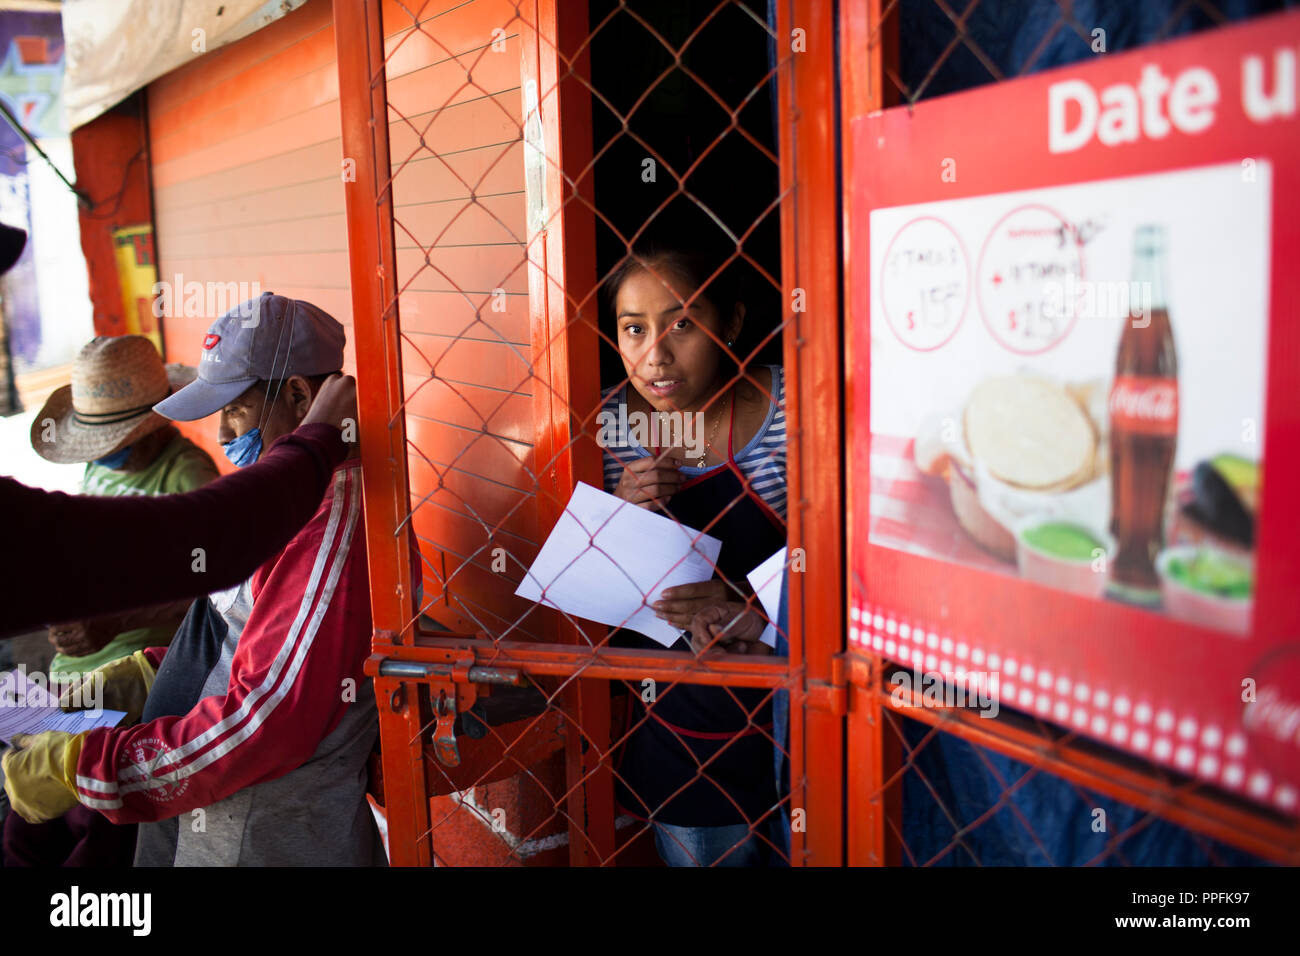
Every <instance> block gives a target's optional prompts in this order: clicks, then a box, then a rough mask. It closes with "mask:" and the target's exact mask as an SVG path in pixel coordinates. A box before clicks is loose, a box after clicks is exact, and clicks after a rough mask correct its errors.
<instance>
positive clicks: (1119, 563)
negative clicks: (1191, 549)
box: [1107, 225, 1178, 607]
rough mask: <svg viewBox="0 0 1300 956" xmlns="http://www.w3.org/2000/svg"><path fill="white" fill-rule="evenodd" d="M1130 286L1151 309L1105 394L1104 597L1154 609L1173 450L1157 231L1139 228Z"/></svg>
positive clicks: (1174, 406)
mask: <svg viewBox="0 0 1300 956" xmlns="http://www.w3.org/2000/svg"><path fill="white" fill-rule="evenodd" d="M1133 282H1134V285H1133V286H1131V287H1130V289H1132V290H1134V291H1135V292H1136V293H1137V294H1140V295H1143V296H1144V294H1145V291H1146V290H1148V289H1149V290H1150V308H1149V310H1148V312H1147V314H1146V315H1145V316H1141V317H1138V318H1135V319H1128V320H1126V322H1125V325H1124V331H1123V332H1122V333H1121V334H1120V338H1119V355H1118V356H1117V357H1116V360H1115V382H1114V384H1113V385H1112V386H1111V391H1110V506H1111V518H1110V531H1111V534H1112V535H1114V537H1115V542H1116V545H1117V548H1118V550H1117V552H1116V554H1115V558H1114V560H1113V561H1112V562H1111V567H1110V580H1109V582H1108V589H1107V593H1108V594H1109V595H1110V596H1111V597H1113V598H1116V599H1118V600H1121V601H1126V602H1129V603H1133V604H1139V605H1143V606H1147V607H1150V606H1155V605H1159V603H1160V579H1159V577H1158V576H1157V574H1156V567H1155V561H1156V555H1157V554H1159V552H1160V549H1161V548H1162V547H1163V546H1164V540H1165V502H1166V501H1167V500H1168V498H1169V485H1170V482H1171V480H1172V473H1173V468H1174V449H1175V447H1176V446H1177V444H1178V354H1177V351H1176V350H1175V348H1174V330H1173V327H1172V326H1171V325H1170V324H1169V301H1168V298H1167V296H1166V289H1165V233H1164V229H1163V228H1162V227H1160V226H1154V225H1144V226H1140V227H1138V230H1137V234H1136V236H1135V239H1134V248H1133ZM1139 301H1140V300H1139Z"/></svg>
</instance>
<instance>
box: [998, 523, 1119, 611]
mask: <svg viewBox="0 0 1300 956" xmlns="http://www.w3.org/2000/svg"><path fill="white" fill-rule="evenodd" d="M1114 552H1115V546H1114V541H1113V540H1112V539H1111V537H1110V535H1107V534H1103V533H1101V532H1099V531H1097V530H1095V529H1093V528H1089V527H1087V526H1085V525H1082V524H1080V523H1079V522H1077V521H1070V520H1068V519H1064V518H1050V517H1043V516H1041V515H1039V516H1035V517H1030V518H1026V519H1024V520H1023V521H1021V522H1019V523H1018V525H1017V527H1016V565H1017V567H1018V568H1019V569H1020V576H1021V577H1022V578H1024V579H1025V580H1026V581H1033V582H1034V583H1036V584H1042V585H1044V586H1046V587H1049V588H1056V589H1057V590H1058V591H1068V592H1069V593H1071V594H1078V595H1081V596H1083V597H1090V598H1100V597H1101V596H1102V595H1103V593H1104V592H1105V590H1106V568H1107V566H1108V564H1109V561H1110V558H1111V557H1113V556H1114ZM1102 558H1105V560H1104V561H1103V560H1101V559H1102Z"/></svg>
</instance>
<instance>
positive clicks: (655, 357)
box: [614, 268, 745, 412]
mask: <svg viewBox="0 0 1300 956" xmlns="http://www.w3.org/2000/svg"><path fill="white" fill-rule="evenodd" d="M694 293H695V289H693V288H691V287H690V285H689V284H688V283H686V282H685V281H684V280H683V279H681V278H680V277H679V276H677V275H676V274H675V273H673V272H671V271H669V270H668V269H667V268H658V269H656V270H655V272H654V273H651V272H648V271H646V270H645V269H638V270H636V271H635V272H633V273H632V274H631V275H629V276H628V277H627V278H626V279H625V280H624V281H623V284H622V285H621V286H620V287H619V290H618V295H617V297H616V299H615V302H614V314H615V318H616V320H617V322H618V348H619V353H620V354H621V356H622V358H623V368H624V369H625V370H626V372H627V376H628V379H629V380H630V381H631V382H632V387H633V388H635V389H636V390H637V393H638V394H640V396H641V397H642V398H644V399H645V400H646V402H647V403H648V404H649V405H650V406H651V407H652V408H654V409H655V410H656V411H661V412H668V411H682V412H694V411H698V410H699V409H700V408H701V407H702V406H703V405H704V403H705V402H707V401H708V400H709V399H711V398H712V397H713V394H714V392H715V391H716V389H717V382H716V379H717V375H718V366H719V365H720V364H721V361H722V357H723V351H722V346H721V344H720V343H722V342H726V341H727V340H734V339H735V337H736V335H738V334H739V332H740V326H741V322H742V321H743V318H744V313H745V309H744V306H742V305H739V304H738V305H737V306H736V309H735V313H734V314H733V315H732V316H731V317H730V320H729V321H728V322H727V323H726V325H725V327H724V324H723V321H722V318H721V316H719V315H718V310H717V309H715V308H714V307H713V305H712V304H711V303H709V302H707V301H705V300H704V298H702V297H698V298H696V299H695V300H694V301H693V302H690V304H689V305H686V306H683V304H682V303H684V302H687V301H688V300H689V299H690V297H691V296H692V295H693V294H694Z"/></svg>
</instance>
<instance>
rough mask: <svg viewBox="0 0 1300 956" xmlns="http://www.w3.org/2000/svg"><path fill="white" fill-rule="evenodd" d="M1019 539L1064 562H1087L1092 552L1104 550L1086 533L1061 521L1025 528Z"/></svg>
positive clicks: (1076, 526) (1099, 543) (1073, 525)
mask: <svg viewBox="0 0 1300 956" xmlns="http://www.w3.org/2000/svg"><path fill="white" fill-rule="evenodd" d="M1021 537H1022V538H1023V539H1024V541H1025V544H1027V545H1029V546H1030V547H1032V548H1035V549H1037V550H1039V551H1042V552H1043V553H1044V554H1050V555H1051V556H1052V557H1054V558H1063V559H1065V560H1066V561H1089V560H1091V559H1092V557H1093V552H1095V551H1098V550H1101V551H1105V550H1106V549H1105V548H1103V547H1102V544H1101V542H1100V541H1098V540H1097V539H1096V538H1095V537H1093V536H1092V534H1090V533H1089V532H1088V531H1085V530H1084V529H1083V528H1080V527H1079V526H1078V525H1075V524H1066V523H1064V522H1061V521H1049V522H1047V523H1046V524H1040V525H1036V526H1034V527H1032V528H1026V529H1025V531H1024V532H1023V533H1022V534H1021Z"/></svg>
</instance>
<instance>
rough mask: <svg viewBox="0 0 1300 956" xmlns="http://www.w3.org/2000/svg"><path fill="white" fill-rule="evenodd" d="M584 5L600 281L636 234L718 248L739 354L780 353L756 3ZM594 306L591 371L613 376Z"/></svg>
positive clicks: (672, 0)
mask: <svg viewBox="0 0 1300 956" xmlns="http://www.w3.org/2000/svg"><path fill="white" fill-rule="evenodd" d="M589 10H590V24H591V29H592V31H593V32H594V34H595V35H594V38H593V39H592V43H591V73H592V86H593V88H594V90H595V93H594V95H593V96H592V131H593V141H594V149H595V152H596V153H598V154H601V150H602V149H604V150H605V152H604V153H603V154H601V155H600V158H599V159H598V160H597V161H596V166H595V178H594V183H595V200H596V208H597V210H598V212H599V215H598V216H597V217H596V219H597V223H596V237H597V247H596V248H597V265H598V269H599V274H600V276H601V278H602V279H603V278H604V277H605V276H606V275H608V274H609V273H610V271H611V270H612V269H613V268H614V267H615V266H616V265H617V264H618V262H619V260H621V259H622V258H623V256H624V255H625V254H626V253H627V250H628V242H629V241H631V240H632V239H633V237H634V236H637V235H638V233H639V235H640V236H641V237H643V238H654V239H656V240H661V241H666V242H672V241H673V240H674V239H675V238H678V239H684V240H686V241H687V242H689V244H691V245H694V246H696V247H700V246H703V247H706V248H707V249H709V250H710V251H714V250H716V251H717V252H718V254H719V255H720V257H722V258H726V257H729V256H730V257H732V261H731V264H730V266H729V267H728V268H729V269H730V270H732V272H731V275H730V276H729V278H731V279H732V280H733V281H735V282H737V283H738V284H739V287H740V289H741V291H742V297H743V300H744V301H745V303H746V307H747V310H748V316H749V318H748V319H747V321H746V323H745V331H744V333H743V334H742V336H741V339H740V341H739V342H738V343H737V352H738V354H740V355H742V356H748V357H749V362H750V363H778V362H780V360H781V343H780V334H779V333H777V334H775V335H773V334H772V333H773V330H774V329H776V328H777V327H778V326H779V325H780V321H781V306H782V302H781V292H780V289H779V287H778V286H777V285H774V282H775V283H779V282H780V277H781V248H780V222H779V213H778V209H777V208H776V205H775V203H776V198H777V193H778V188H779V170H778V168H777V165H776V163H775V162H774V161H773V159H772V158H771V157H775V156H776V154H777V146H776V131H775V128H774V117H775V109H774V103H773V98H774V96H775V83H774V81H773V80H772V79H771V76H770V74H771V71H772V65H773V62H774V47H773V44H772V38H771V33H770V30H769V28H768V26H767V5H766V3H765V2H763V0H748V2H742V0H730V2H729V0H721V2H718V0H707V2H698V0H697V2H690V0H625V2H621V3H620V2H619V0H591V3H590V8H589ZM678 54H680V65H677V55H678ZM710 90H711V91H712V93H710ZM733 118H734V128H733ZM742 130H743V132H742ZM745 134H748V138H747V136H746V135H745ZM751 140H752V141H751ZM756 143H757V144H758V145H755V144H756ZM759 146H762V147H763V148H764V149H766V150H767V152H768V153H770V156H769V155H767V154H765V153H764V152H763V149H760V148H759ZM648 159H650V160H654V169H653V172H654V178H653V181H647V178H648V177H647V175H646V171H647V165H646V160H648ZM692 167H693V168H692ZM688 170H690V172H689V174H688V173H687V171H688ZM678 176H681V177H682V179H681V181H680V182H679V181H678V178H677V177H678ZM742 254H743V256H747V257H748V258H750V259H752V260H753V263H752V264H751V263H750V262H747V261H745V259H744V258H743V257H742ZM764 273H766V275H764ZM606 312H607V310H606V309H604V307H603V303H602V308H601V322H602V326H601V327H602V330H604V331H605V333H606V335H607V336H609V338H607V339H603V340H602V345H601V379H602V381H603V382H604V383H605V385H606V386H610V385H613V384H616V383H618V382H620V381H622V379H623V368H622V365H621V363H620V361H619V358H618V355H617V353H616V350H615V349H614V347H613V346H612V345H611V344H610V339H612V334H611V329H612V322H611V317H610V316H608V315H607V314H606ZM765 340H766V342H765ZM764 343H765V344H764Z"/></svg>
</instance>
